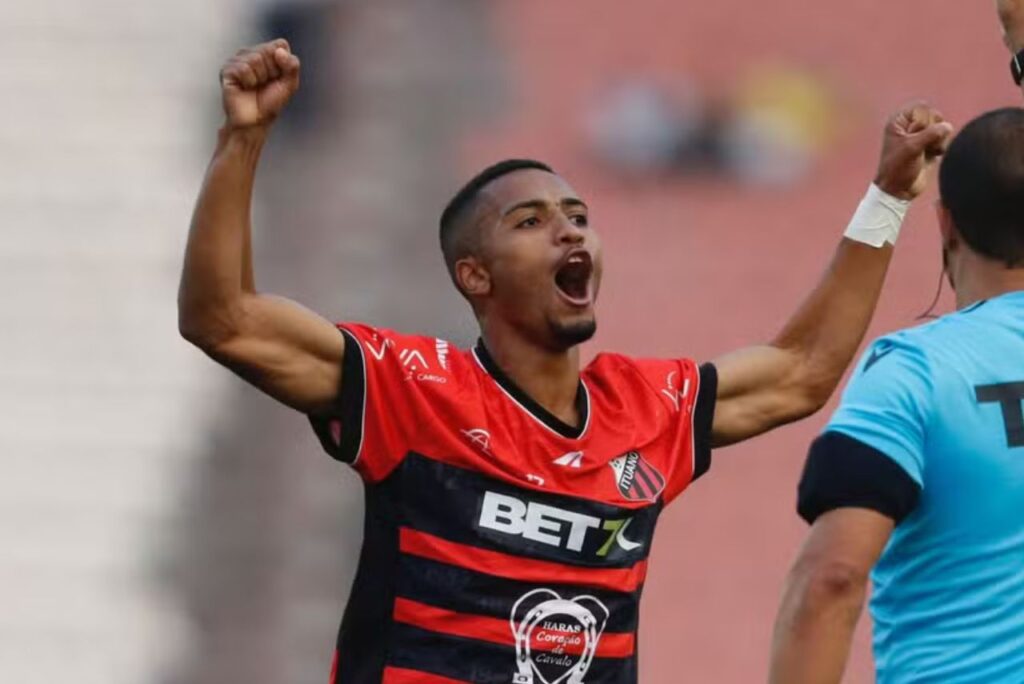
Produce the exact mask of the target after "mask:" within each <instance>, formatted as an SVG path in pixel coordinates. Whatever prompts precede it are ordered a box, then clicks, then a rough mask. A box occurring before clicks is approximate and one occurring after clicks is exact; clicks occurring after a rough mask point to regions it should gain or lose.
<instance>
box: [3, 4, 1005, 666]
mask: <svg viewBox="0 0 1024 684" xmlns="http://www.w3.org/2000/svg"><path fill="white" fill-rule="evenodd" d="M281 35H283V36H285V37H287V38H289V39H290V40H291V42H292V45H293V49H294V50H295V51H296V52H297V53H298V54H299V55H300V57H301V58H302V59H303V65H304V66H303V77H302V78H303V86H302V90H301V92H300V94H299V96H298V98H297V99H296V100H295V101H294V102H293V103H292V105H291V107H290V108H289V109H288V111H287V112H286V115H285V116H284V117H283V119H282V120H281V121H280V123H279V126H278V129H279V130H277V131H276V132H275V134H274V137H273V140H272V143H271V145H270V146H269V148H268V149H267V150H266V153H265V158H264V165H263V166H262V168H261V175H260V180H259V185H258V188H257V202H256V208H255V234H254V241H255V250H256V264H257V280H258V284H259V286H260V287H261V289H264V290H268V291H276V292H279V293H281V294H285V295H288V296H290V297H293V298H295V299H298V300H299V301H302V302H303V303H305V304H307V305H308V306H310V307H312V308H313V309H315V310H317V311H319V312H321V313H322V314H323V315H325V316H327V317H329V318H332V319H337V320H365V321H369V322H372V323H375V324H380V325H385V326H388V327H392V328H396V329H400V330H407V331H417V332H423V333H427V334H432V335H437V336H440V337H445V338H448V339H451V340H453V341H455V342H457V343H460V344H463V345H464V344H468V343H471V342H472V340H473V339H474V330H473V324H472V320H471V318H470V316H469V313H468V310H467V309H466V307H465V306H464V305H463V304H462V303H461V301H460V299H459V298H458V296H457V295H456V293H455V292H454V290H453V289H452V288H451V287H450V285H449V284H448V280H447V276H446V274H445V272H444V269H443V267H442V262H441V259H440V254H439V250H438V247H437V238H436V220H437V217H438V215H439V213H440V210H441V208H442V207H443V206H444V203H445V202H446V200H447V199H448V197H449V195H450V194H451V193H452V192H453V191H454V190H455V189H456V188H457V187H458V186H459V185H460V184H461V182H462V181H464V180H465V179H466V178H468V177H469V176H470V175H471V174H472V173H473V172H475V171H476V170H477V169H478V168H479V167H481V166H483V165H484V164H486V163H489V162H491V161H494V160H497V159H500V158H504V157H510V156H532V157H537V158H540V159H543V160H545V161H548V162H549V163H551V164H552V165H553V166H554V167H555V168H556V169H557V170H559V171H561V172H562V173H563V174H565V175H566V176H567V177H568V179H569V181H570V182H571V183H572V184H573V185H574V186H575V187H576V189H577V190H578V191H579V192H580V193H582V194H583V196H584V197H585V198H586V199H587V201H588V202H589V203H590V205H591V208H592V214H591V216H592V219H593V225H594V227H595V228H596V229H597V230H599V231H601V233H602V235H603V237H604V238H605V241H606V261H607V274H606V280H605V284H604V288H603V292H602V302H601V307H600V309H599V324H600V325H599V333H598V337H597V338H596V340H595V341H594V342H592V343H591V344H589V345H588V347H587V353H588V354H593V353H595V352H596V351H598V350H601V349H606V348H608V349H615V350H617V351H623V352H627V353H633V354H642V355H673V356H679V355H691V356H693V357H695V358H697V359H700V360H703V359H708V358H712V357H713V356H714V355H716V354H717V353H721V352H724V351H728V350H731V349H733V348H736V347H738V346H741V345H744V344H749V343H753V342H757V341H760V340H763V339H766V338H768V337H769V336H770V335H771V334H772V333H773V332H774V331H775V329H776V327H777V326H778V325H779V324H780V323H781V322H782V320H784V316H785V315H786V314H787V313H788V312H789V311H790V310H791V309H792V308H793V307H795V306H796V304H797V303H798V301H799V300H800V298H801V296H802V293H803V292H804V291H805V290H806V289H807V288H808V287H809V285H810V284H811V283H813V282H814V279H815V278H816V277H817V274H818V273H819V272H820V270H821V269H822V268H823V267H824V265H825V263H826V261H827V259H828V258H829V254H830V250H831V249H832V247H833V245H834V244H835V242H836V240H837V239H838V237H839V235H840V234H841V232H842V230H843V228H844V227H845V223H846V221H847V219H848V217H849V216H850V214H851V212H852V211H853V208H854V207H855V206H856V203H857V201H858V200H859V198H860V196H861V194H862V193H863V191H864V189H865V188H866V186H867V184H868V182H869V181H870V180H871V178H872V175H873V172H874V166H875V162H876V155H877V150H878V147H879V144H878V143H879V134H880V131H881V126H882V124H883V122H884V120H885V118H886V116H887V115H888V113H889V112H890V111H892V110H894V109H895V108H896V107H897V106H899V105H900V104H902V103H904V102H906V101H908V100H911V99H915V98H927V99H929V100H931V101H932V102H934V103H936V104H937V105H938V106H939V107H940V108H942V109H943V111H944V112H945V113H946V114H947V116H948V117H949V118H950V119H952V120H953V121H954V122H960V123H962V122H964V121H965V120H966V119H968V118H969V117H971V116H972V115H974V114H976V113H979V112H981V111H982V110H984V109H989V108H992V107H995V106H999V105H1004V104H1015V103H1016V102H1017V101H1018V98H1019V92H1018V91H1016V90H1015V89H1014V88H1013V86H1012V84H1011V83H1010V81H1009V76H1008V71H1007V69H1006V62H1007V58H1006V55H1005V54H1004V49H1003V47H1002V45H1001V44H1000V41H999V33H998V29H997V26H996V22H995V18H994V16H993V13H992V10H991V8H990V7H989V6H988V5H987V4H984V3H954V4H949V3H938V4H937V3H934V2H927V0H904V1H903V2H900V3H891V2H885V1H884V0H871V1H870V2H861V3H845V4H834V3H822V2H815V1H814V0H771V1H770V2H762V3H749V2H745V1H743V0H720V1H719V2H715V3H698V2H676V1H673V0H633V2H628V3H627V2H622V1H621V0H618V1H616V0H558V1H557V2H556V1H553V0H488V1H487V2H480V1H479V0H372V1H371V0H301V1H300V0H290V1H289V0H279V1H277V2H272V1H269V0H265V1H259V2H258V1H256V0H249V1H245V0H175V1H174V2H171V1H170V0H152V1H150V2H142V3H140V2H130V1H129V0H77V1H68V0H34V1H33V2H8V3H2V4H0V44H2V45H3V46H4V48H3V51H2V52H3V57H2V58H0V160H2V161H0V286H2V288H3V289H2V294H0V331H2V332H0V359H2V362H0V681H3V682H11V683H17V684H34V683H36V682H39V683H42V682H54V681H73V682H76V683H77V684H138V683H149V682H152V683H153V684H229V683H235V682H246V683H247V684H264V683H266V684H271V683H273V684H279V683H281V682H289V683H296V684H305V683H307V682H323V681H326V679H327V672H328V669H329V666H330V657H331V654H332V651H333V643H334V635H335V631H336V629H337V623H338V620H339V618H340V615H341V610H342V607H343V605H344V599H345V594H346V591H347V589H348V585H349V583H350V581H351V577H352V573H353V570H354V566H355V561H356V556H357V554H358V551H359V541H360V534H361V517H362V504H361V499H362V492H361V488H360V485H359V483H358V480H357V478H356V476H355V475H354V473H351V472H347V471H346V470H345V469H344V468H343V467H342V466H339V465H337V464H335V463H333V462H331V461H330V460H329V459H328V458H327V457H326V456H324V455H323V454H321V453H320V451H319V448H318V447H317V445H316V441H315V439H314V438H313V436H312V434H311V432H310V431H309V430H308V428H307V425H306V422H305V420H304V419H303V418H302V417H301V416H299V415H296V414H293V413H291V412H290V411H288V410H286V409H283V408H280V407H278V406H276V405H274V404H273V403H272V402H270V401H269V400H268V399H265V398H263V397H262V396H260V395H258V394H257V393H256V392H255V391H254V390H251V389H249V388H247V387H246V386H244V385H243V384H242V383H241V382H239V381H237V380H235V379H233V378H232V377H231V376H230V375H228V374H227V373H226V372H225V371H223V370H221V369H219V368H218V367H215V366H214V365H213V363H212V362H210V361H208V360H206V359H205V358H203V357H202V356H201V355H200V354H199V353H198V352H196V351H194V350H192V349H191V348H189V347H188V346H187V345H186V344H185V343H184V342H183V341H182V340H180V338H179V337H178V335H177V330H176V312H175V294H176V281H177V274H178V269H179V266H180V261H181V254H182V249H183V246H184V240H185V236H186V231H187V226H188V220H189V214H190V210H191V203H192V201H193V198H194V195H195V193H196V190H197V189H198V186H199V183H200V180H201V177H202V173H203V168H204V165H205V163H206V159H207V158H208V155H209V153H210V151H211V150H212V146H213V142H214V139H215V133H216V129H217V126H218V124H219V100H218V96H219V91H218V86H217V71H218V68H219V65H220V62H221V61H222V60H223V59H224V58H225V57H227V56H229V55H230V54H231V53H232V52H234V50H235V49H236V48H237V47H239V46H241V45H243V44H245V43H248V42H253V41H257V40H262V39H264V38H266V37H272V36H281ZM933 197H934V192H932V193H930V194H929V195H928V197H926V198H924V199H922V200H921V201H919V202H918V205H919V206H917V207H916V208H915V209H914V210H913V212H912V219H911V221H910V225H909V226H908V227H907V228H906V229H905V230H904V237H903V238H902V239H901V244H900V247H899V250H898V257H897V260H896V263H895V266H894V269H893V272H892V276H891V278H890V283H889V285H888V287H887V290H886V293H885V295H884V299H883V305H882V307H881V309H880V312H879V315H878V316H877V318H876V323H875V326H874V330H875V332H878V331H881V330H886V329H891V328H894V327H897V326H905V325H908V324H911V323H912V322H913V319H914V317H915V316H916V315H917V314H919V313H920V312H921V311H923V310H924V309H925V308H927V306H928V304H929V302H930V300H931V297H932V294H933V291H934V288H935V285H936V283H937V282H938V279H939V273H940V263H939V245H938V239H937V235H936V231H935V229H934V224H933V222H932V215H931V211H930V207H929V203H930V201H931V199H932V198H933ZM950 303H951V302H950V299H949V298H948V296H947V297H946V298H944V299H943V300H942V305H941V306H942V307H944V308H945V309H948V308H949V306H950ZM825 417H826V416H825V415H824V414H822V415H819V416H817V417H815V418H812V419H810V420H808V421H805V422H804V423H802V424H800V425H797V426H794V427H791V428H787V429H784V430H782V431H780V432H779V433H777V434H774V435H771V436H768V437H765V438H762V439H758V440H755V441H753V442H752V443H750V444H749V445H745V446H742V447H738V448H734V449H727V450H723V451H721V452H719V453H717V454H716V455H715V461H714V465H713V468H712V471H711V473H710V475H709V476H708V477H706V478H705V479H702V480H701V481H700V483H699V485H697V486H695V488H694V490H693V491H692V492H688V493H687V495H686V496H684V497H682V498H681V499H680V501H679V502H678V503H677V504H675V507H674V508H673V509H670V511H669V512H668V513H667V514H666V516H664V517H663V522H662V524H661V528H660V530H659V533H658V544H657V545H656V547H655V550H654V553H653V557H654V562H653V563H652V566H651V567H652V570H651V574H650V579H649V582H648V586H647V589H646V597H645V606H646V608H645V610H644V614H643V620H642V628H641V632H642V633H643V638H644V651H643V656H642V671H643V675H642V677H643V681H644V683H645V684H670V683H671V684H675V683H676V682H678V681H682V680H683V679H685V680H686V681H699V682H723V683H726V684H731V683H733V682H752V681H759V680H760V679H761V678H762V677H763V672H764V668H765V665H766V662H767V649H768V642H769V636H770V629H771V621H772V618H773V615H774V610H775V607H776V605H777V601H778V597H779V591H780V585H781V580H782V577H783V575H784V573H785V570H786V566H787V563H788V562H789V559H790V558H791V557H792V553H793V551H794V547H795V544H796V543H797V542H798V540H799V538H800V534H801V531H802V525H801V523H800V522H799V521H798V520H797V518H796V516H795V513H794V512H793V503H794V496H795V484H796V480H797V477H798V474H799V469H800V466H801V463H802V458H803V455H804V452H805V449H806V445H807V444H808V442H809V440H810V439H811V437H812V435H813V434H814V432H815V431H816V429H818V428H819V427H820V426H821V424H822V422H823V421H824V419H825ZM865 635H866V630H862V636H861V639H860V641H859V642H858V645H857V652H856V654H855V663H854V665H853V668H852V670H851V673H850V681H852V682H859V681H870V680H871V675H870V672H871V665H870V654H869V652H868V648H867V641H866V639H865V638H864V636H865Z"/></svg>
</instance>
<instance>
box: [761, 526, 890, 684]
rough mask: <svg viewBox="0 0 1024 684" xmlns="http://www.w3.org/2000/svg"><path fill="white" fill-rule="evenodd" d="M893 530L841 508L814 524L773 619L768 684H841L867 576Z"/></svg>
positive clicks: (861, 604) (861, 607) (866, 583)
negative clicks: (773, 629) (774, 619)
mask: <svg viewBox="0 0 1024 684" xmlns="http://www.w3.org/2000/svg"><path fill="white" fill-rule="evenodd" d="M893 529H894V522H893V519H892V518H890V517H888V516H886V515H883V514H882V513H879V512H876V511H874V510H870V509H867V508H837V509H835V510H831V511H829V512H827V513H825V514H823V515H822V516H821V517H819V518H818V519H817V520H816V521H815V522H814V525H813V526H812V527H811V533H810V536H809V537H808V538H807V541H806V542H805V543H804V546H803V548H802V549H801V551H800V555H799V556H798V557H797V560H796V563H795V564H794V565H793V569H792V570H791V571H790V573H789V576H788V577H787V579H786V586H785V590H784V593H783V598H782V606H781V608H780V609H779V614H778V617H777V618H776V621H775V632H774V636H773V639H772V663H771V673H770V675H769V680H768V681H769V684H839V682H841V681H842V678H843V670H844V669H845V668H846V661H847V659H848V657H849V653H850V643H851V642H852V641H853V632H854V629H855V628H856V626H857V620H858V618H859V617H860V614H861V611H862V610H863V607H864V598H865V595H866V593H867V587H868V575H869V572H870V571H871V568H872V567H873V566H874V564H875V561H877V560H878V557H879V556H880V555H881V554H882V550H883V549H884V548H885V545H886V543H887V542H888V541H889V537H890V535H891V534H892V531H893Z"/></svg>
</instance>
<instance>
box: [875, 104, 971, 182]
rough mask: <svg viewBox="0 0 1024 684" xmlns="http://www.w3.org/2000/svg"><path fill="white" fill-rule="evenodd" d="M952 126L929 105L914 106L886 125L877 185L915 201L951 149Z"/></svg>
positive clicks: (892, 118) (907, 108) (894, 116)
mask: <svg viewBox="0 0 1024 684" xmlns="http://www.w3.org/2000/svg"><path fill="white" fill-rule="evenodd" d="M952 136H953V126H952V125H951V124H949V123H948V122H947V121H946V120H945V119H944V118H942V114H940V113H939V111H938V110H937V109H935V108H933V107H931V106H929V105H927V104H922V103H918V104H913V105H909V106H907V107H905V108H904V109H902V110H901V111H899V112H897V113H896V114H894V115H893V116H892V117H891V118H890V119H889V121H888V123H886V125H885V134H884V136H883V138H882V157H881V159H880V160H879V162H878V175H877V176H876V177H875V185H877V186H878V187H879V188H881V189H882V190H884V191H885V192H887V193H889V194H890V195H892V196H894V197H899V198H900V199H905V200H912V199H914V198H915V197H917V196H918V195H920V194H921V193H922V192H924V189H925V187H926V186H927V184H928V171H929V169H930V168H931V167H932V166H933V165H934V164H935V163H936V162H937V161H938V158H939V157H941V156H942V154H943V153H944V152H945V151H946V147H948V146H949V141H950V138H951V137H952Z"/></svg>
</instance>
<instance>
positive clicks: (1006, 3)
mask: <svg viewBox="0 0 1024 684" xmlns="http://www.w3.org/2000/svg"><path fill="white" fill-rule="evenodd" d="M996 11H997V12H998V13H999V21H1000V22H1001V23H1002V25H1003V42H1004V43H1006V47H1008V48H1010V52H1013V53H1014V54H1016V53H1017V51H1018V50H1020V49H1021V48H1024V1H1022V0H996Z"/></svg>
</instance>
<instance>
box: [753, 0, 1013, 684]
mask: <svg viewBox="0 0 1024 684" xmlns="http://www.w3.org/2000/svg"><path fill="white" fill-rule="evenodd" d="M1000 5H1001V8H1002V10H1003V12H1002V15H1003V17H1004V23H1005V24H1006V28H1007V38H1008V42H1009V43H1011V45H1012V49H1013V51H1014V52H1016V51H1017V49H1019V48H1021V47H1024V43H1020V42H1018V40H1019V39H1020V38H1024V31H1020V30H1017V29H1015V28H1014V27H1021V28H1024V3H1022V7H1021V8H1018V7H1017V3H1016V2H1011V1H1005V2H1001V3H1000ZM1019 57H1021V58H1024V53H1019ZM1020 74H1021V72H1020V70H1019V69H1017V68H1016V61H1015V76H1016V79H1017V81H1018V83H1019V82H1020ZM939 185H940V187H939V191H940V195H941V205H940V207H939V228H940V231H941V235H942V243H943V254H944V261H945V266H946V274H947V276H948V278H949V281H950V282H951V284H952V285H953V288H954V290H955V291H956V304H957V311H956V312H955V313H953V314H950V315H948V316H944V317H942V318H940V319H938V320H936V321H933V322H931V323H928V324H926V325H923V326H921V327H917V328H913V329H909V330H903V331H900V332H897V333H894V334H891V335H888V336H885V337H883V338H881V339H879V340H878V341H876V342H875V343H874V344H873V345H872V346H871V348H870V349H869V350H868V352H867V354H866V355H865V357H864V358H863V360H862V361H861V363H860V365H859V367H858V368H857V369H856V371H855V373H854V375H853V378H852V380H851V381H850V383H849V386H848V387H847V389H846V391H845V394H844V396H843V400H842V403H841V405H840V407H839V409H838V410H837V412H836V413H835V415H834V416H833V417H832V420H831V422H830V423H829V424H828V426H827V427H826V429H825V432H824V433H823V434H822V435H821V436H820V437H819V438H818V439H817V440H816V441H815V442H814V444H813V445H812V447H811V449H810V454H809V455H808V459H807V464H806V467H805V469H804V474H803V478H802V480H801V483H800V487H799V503H798V510H799V513H800V515H801V516H802V517H803V518H805V519H806V520H807V521H809V522H810V523H812V526H811V531H810V535H809V537H808V539H807V541H806V543H805V544H804V547H803V549H802V550H801V552H800V554H799V557H798V558H797V560H796V562H795V564H794V567H793V569H792V570H791V572H790V575H789V578H788V580H787V584H786V588H785V592H784V598H783V601H782V607H781V609H780V611H779V615H778V618H777V620H776V624H775V638H774V644H773V657H772V665H771V682H773V683H774V684H836V683H838V682H839V681H840V680H841V678H842V674H843V670H844V668H845V663H846V659H847V655H848V652H849V648H850V641H851V638H852V635H853V631H854V627H855V625H856V622H857V619H858V616H859V614H860V612H861V609H862V606H863V603H864V599H865V593H866V589H867V583H868V577H869V575H868V573H869V571H871V569H872V567H873V568H874V570H873V572H871V575H870V577H871V580H872V582H873V585H874V593H873V596H872V599H871V615H872V618H873V619H874V623H875V626H874V652H875V663H876V667H877V671H878V682H879V683H880V684H913V683H924V682H936V683H938V682H941V683H942V684H1019V683H1020V682H1024V411H1022V401H1024V110H1021V109H1001V110H997V111H993V112H989V113H987V114H984V115H983V116H981V117H979V118H977V119H975V120H974V121H972V122H971V123H969V124H968V125H967V126H966V127H964V129H963V130H962V131H961V132H960V133H959V135H958V136H957V137H956V138H955V139H954V141H953V142H952V144H951V145H950V148H949V150H948V152H947V154H946V158H945V159H944V161H943V163H942V168H941V170H940V174H939Z"/></svg>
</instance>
